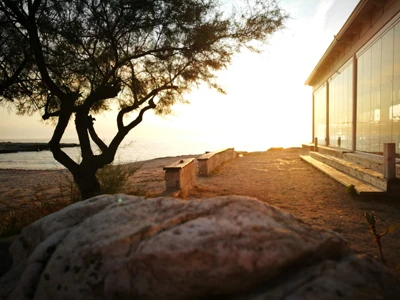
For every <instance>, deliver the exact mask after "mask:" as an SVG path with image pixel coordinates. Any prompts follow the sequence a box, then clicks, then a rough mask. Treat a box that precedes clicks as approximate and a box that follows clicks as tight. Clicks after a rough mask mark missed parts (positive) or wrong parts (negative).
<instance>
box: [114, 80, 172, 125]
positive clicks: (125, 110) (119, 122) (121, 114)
mask: <svg viewBox="0 0 400 300" xmlns="http://www.w3.org/2000/svg"><path fill="white" fill-rule="evenodd" d="M171 89H175V90H176V89H178V86H176V85H168V86H162V87H159V88H157V89H154V90H152V91H151V92H150V93H149V94H147V96H146V97H144V98H143V99H142V100H140V101H139V102H136V101H135V103H134V104H133V105H130V106H127V107H124V108H123V109H121V110H120V111H119V113H118V116H117V126H118V130H122V129H123V128H125V126H124V120H123V119H124V115H125V114H127V113H129V112H131V111H134V110H135V109H137V108H139V106H140V105H142V104H143V103H145V102H146V101H148V100H149V99H151V100H150V101H151V102H152V103H153V104H154V102H153V99H154V97H155V96H157V94H158V93H159V92H161V91H163V90H171ZM150 101H149V103H150Z"/></svg>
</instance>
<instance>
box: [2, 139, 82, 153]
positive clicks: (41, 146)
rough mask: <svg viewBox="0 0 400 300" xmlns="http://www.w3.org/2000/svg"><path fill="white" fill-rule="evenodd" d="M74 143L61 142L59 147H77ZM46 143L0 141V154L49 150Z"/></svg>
mask: <svg viewBox="0 0 400 300" xmlns="http://www.w3.org/2000/svg"><path fill="white" fill-rule="evenodd" d="M78 146H79V144H76V143H61V144H60V147H61V148H74V147H78ZM49 150H50V148H49V144H48V143H15V142H0V154H4V153H18V152H37V151H49Z"/></svg>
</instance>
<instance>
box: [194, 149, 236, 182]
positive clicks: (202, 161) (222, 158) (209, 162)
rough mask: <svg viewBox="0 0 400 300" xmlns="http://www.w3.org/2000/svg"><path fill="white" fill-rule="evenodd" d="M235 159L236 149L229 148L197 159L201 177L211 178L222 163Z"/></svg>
mask: <svg viewBox="0 0 400 300" xmlns="http://www.w3.org/2000/svg"><path fill="white" fill-rule="evenodd" d="M234 157H235V149H234V148H227V149H223V150H220V151H215V152H209V153H205V154H203V155H202V156H200V157H199V158H197V161H198V166H199V175H200V176H209V175H210V174H211V173H212V171H214V170H215V169H216V168H217V167H219V166H220V165H221V164H222V163H224V162H226V161H228V160H230V159H232V158H234Z"/></svg>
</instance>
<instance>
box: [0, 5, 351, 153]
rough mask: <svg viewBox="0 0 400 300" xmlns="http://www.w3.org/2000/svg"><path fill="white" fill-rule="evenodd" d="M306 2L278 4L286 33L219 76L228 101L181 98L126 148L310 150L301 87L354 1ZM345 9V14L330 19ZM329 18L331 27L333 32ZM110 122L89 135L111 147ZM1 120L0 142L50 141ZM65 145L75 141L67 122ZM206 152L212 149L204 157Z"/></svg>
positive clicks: (201, 92)
mask: <svg viewBox="0 0 400 300" xmlns="http://www.w3.org/2000/svg"><path fill="white" fill-rule="evenodd" d="M312 2H313V3H314V5H311V4H310V3H311V1H304V0H282V1H280V3H281V5H282V6H283V8H284V9H285V10H286V11H287V12H288V13H289V14H290V15H291V18H290V19H289V20H288V22H287V24H286V28H285V29H284V30H282V31H280V32H278V33H276V34H274V36H272V37H271V39H270V40H269V43H268V44H267V45H265V47H264V52H263V53H262V54H257V53H252V52H249V51H248V50H243V51H242V53H240V54H238V55H236V56H235V57H234V59H233V61H232V65H231V66H230V67H229V69H228V70H225V71H221V72H219V73H218V74H217V75H218V81H219V83H220V84H221V86H222V87H223V88H224V89H225V90H226V91H227V95H221V94H219V93H217V92H216V91H213V90H210V89H208V87H205V86H201V87H200V88H199V89H197V90H194V91H193V92H192V93H191V94H190V95H188V96H187V97H186V98H187V99H188V100H189V101H190V104H189V105H187V104H177V105H176V106H174V107H173V113H172V114H171V115H168V116H164V117H159V116H155V115H154V114H153V113H152V112H146V114H145V115H144V120H143V122H142V123H141V124H140V125H139V126H138V127H137V128H135V129H134V130H132V132H131V133H130V134H129V136H128V141H129V140H135V139H136V138H140V137H146V138H148V137H150V138H153V139H159V140H165V141H166V144H167V143H168V142H169V143H182V144H183V143H196V144H198V145H199V147H202V145H204V148H206V147H207V148H206V149H204V148H201V149H199V152H201V151H206V150H215V149H218V148H222V147H235V149H236V150H244V151H258V150H266V149H268V148H269V147H278V146H281V147H290V146H300V145H301V143H304V142H310V141H311V118H312V117H311V111H312V107H311V89H310V88H309V87H306V86H304V81H305V79H306V78H307V76H308V74H309V73H310V72H311V71H312V68H313V67H314V65H315V64H316V63H317V60H318V58H319V57H321V55H322V54H323V52H324V51H325V49H326V48H327V46H328V45H329V43H330V42H331V41H332V38H333V34H336V33H337V31H338V30H339V29H340V26H341V25H342V24H343V22H344V21H345V20H346V18H347V17H348V15H349V14H350V13H351V11H352V9H353V8H354V6H355V5H356V4H357V2H358V1H356V0H351V1H348V0H346V1H342V0H336V1H333V0H329V1H328V0H327V1H319V3H320V4H319V5H315V2H316V1H312ZM344 2H345V3H346V4H345V5H346V13H344V12H343V11H341V12H340V14H339V13H338V12H337V14H335V15H334V14H329V13H328V12H331V11H332V10H334V9H335V8H336V9H337V7H338V6H340V5H343V3H344ZM340 3H341V4H340ZM349 3H351V4H349ZM329 18H330V19H329ZM334 18H336V19H335V24H336V27H334V26H332V20H333V19H334ZM328 21H330V23H329V22H328ZM327 24H328V25H329V24H330V27H329V26H326V25H327ZM116 115H117V112H116V110H113V111H111V112H108V113H103V114H101V115H99V116H96V120H97V121H96V123H95V127H96V129H97V131H98V133H99V135H100V136H102V137H105V138H106V139H108V140H109V139H110V138H111V137H112V136H113V135H114V134H115V133H116V131H117V127H116ZM0 116H1V118H0V128H1V132H0V134H1V135H0V138H2V139H5V138H9V137H11V136H14V137H15V136H16V135H17V137H18V135H19V137H21V135H24V136H27V137H29V136H30V137H32V136H34V137H38V135H39V133H40V136H42V135H43V136H45V137H47V138H48V139H49V138H50V137H51V134H52V130H53V128H52V127H50V126H43V125H42V124H41V123H39V122H37V121H38V120H40V116H39V115H36V116H35V117H34V118H32V117H17V116H14V115H13V114H12V113H11V114H8V113H6V112H4V111H3V112H2V113H1V112H0ZM34 121H36V122H34ZM28 123H29V125H27V124H28ZM10 124H12V127H11V126H10ZM19 124H21V126H23V127H21V126H20V125H19ZM17 127H21V128H23V129H21V130H18V128H17ZM65 137H67V138H71V137H72V138H74V137H76V134H75V130H74V128H73V122H71V124H70V126H69V127H68V129H67V131H66V133H65ZM206 145H207V146H206ZM208 145H213V146H212V147H214V149H208V147H209V146H208Z"/></svg>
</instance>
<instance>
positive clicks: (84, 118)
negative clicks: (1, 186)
mask: <svg viewBox="0 0 400 300" xmlns="http://www.w3.org/2000/svg"><path fill="white" fill-rule="evenodd" d="M285 19H286V15H285V13H284V12H283V11H282V10H281V9H280V7H279V6H278V5H277V3H276V2H275V1H272V0H271V1H267V0H243V1H240V0H235V1H232V2H231V1H216V0H65V1H59V0H1V1H0V28H1V31H0V101H1V103H2V104H5V103H11V104H12V105H14V106H15V107H16V109H17V113H20V114H31V113H32V112H34V111H38V110H40V111H42V117H43V119H44V120H47V119H52V120H53V121H54V124H55V129H54V133H53V136H52V138H51V140H50V142H49V146H50V149H51V151H52V153H53V156H54V158H55V159H56V160H57V161H58V162H60V163H61V164H62V165H64V166H65V167H66V168H67V169H68V170H69V171H70V172H71V173H72V175H73V178H74V180H75V182H76V183H77V185H78V186H79V188H80V191H81V194H82V197H83V198H88V197H91V196H94V195H97V194H99V193H100V192H101V189H100V185H99V182H98V180H97V178H96V171H97V170H98V169H100V168H103V167H104V166H105V165H107V164H110V163H111V162H113V160H114V156H115V153H116V151H117V149H118V147H119V145H120V144H121V142H122V140H123V139H124V137H125V136H126V135H127V134H128V133H129V132H130V130H132V129H133V128H134V127H135V126H137V125H138V124H139V123H140V122H141V121H142V118H143V114H144V113H145V112H146V111H147V110H150V109H154V110H155V111H156V112H157V113H159V114H164V113H168V112H169V111H170V108H171V106H172V105H173V104H174V103H176V102H177V101H183V100H184V99H183V96H184V95H185V94H187V93H188V92H189V91H190V90H191V89H192V88H193V87H195V86H197V85H198V84H199V83H202V82H203V83H207V84H208V85H209V87H211V88H215V89H217V90H219V91H221V92H223V91H222V89H221V88H220V87H219V86H218V84H217V82H216V77H215V75H214V72H215V71H217V70H220V69H223V68H226V67H227V66H228V65H229V63H230V60H231V58H232V56H233V55H234V54H235V53H237V52H238V51H239V50H240V49H241V48H242V47H247V48H249V49H251V50H254V51H257V50H258V49H259V46H260V45H261V44H260V43H263V42H265V41H266V40H267V38H268V37H269V36H270V35H271V34H272V33H273V32H275V31H276V30H278V29H280V28H282V26H283V22H284V20H285ZM112 101H117V102H118V103H119V107H120V109H119V113H118V116H117V120H116V122H117V127H118V131H117V133H116V135H115V136H114V138H113V139H112V141H111V142H110V143H109V145H106V144H105V143H104V142H103V140H102V139H101V138H100V137H99V135H98V134H97V133H96V131H95V128H94V120H95V119H94V118H93V117H92V116H94V115H96V113H99V112H102V111H105V110H108V109H109V107H110V104H111V103H112ZM128 114H129V115H130V119H129V121H128V119H127V118H126V116H127V115H128ZM132 114H133V117H132ZM72 116H74V121H75V128H76V132H77V136H78V138H79V143H80V147H81V153H82V159H81V162H80V163H77V162H75V161H74V160H73V159H71V158H70V157H69V156H68V155H67V154H66V153H65V152H64V151H62V149H61V148H60V140H61V138H62V136H63V134H64V131H65V129H66V127H67V125H68V123H69V121H70V120H71V117H72ZM91 141H93V142H94V143H95V144H96V145H97V146H98V148H99V149H100V154H95V153H94V152H93V149H92V147H91Z"/></svg>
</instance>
